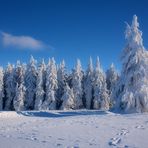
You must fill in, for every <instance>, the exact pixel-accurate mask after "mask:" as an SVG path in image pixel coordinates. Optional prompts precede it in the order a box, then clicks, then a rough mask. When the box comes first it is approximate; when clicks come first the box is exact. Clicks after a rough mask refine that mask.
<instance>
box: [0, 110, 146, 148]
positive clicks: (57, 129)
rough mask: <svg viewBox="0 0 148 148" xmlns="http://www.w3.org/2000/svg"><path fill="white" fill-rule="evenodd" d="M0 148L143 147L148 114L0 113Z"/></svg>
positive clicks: (83, 112)
mask: <svg viewBox="0 0 148 148" xmlns="http://www.w3.org/2000/svg"><path fill="white" fill-rule="evenodd" d="M0 119H1V122H0V148H41V147H45V148H53V147H58V148H89V147H90V148H112V147H113V148H114V147H118V148H147V147H148V140H147V139H148V114H146V113H145V114H124V115H120V114H114V113H111V112H103V111H87V110H79V111H49V112H44V111H41V112H35V111H33V112H27V111H26V112H17V113H16V112H0Z"/></svg>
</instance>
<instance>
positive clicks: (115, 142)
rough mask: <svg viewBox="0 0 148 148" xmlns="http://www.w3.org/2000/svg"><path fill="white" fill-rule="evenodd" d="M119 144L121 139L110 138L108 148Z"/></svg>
mask: <svg viewBox="0 0 148 148" xmlns="http://www.w3.org/2000/svg"><path fill="white" fill-rule="evenodd" d="M120 142H121V138H119V137H114V138H111V140H110V142H109V145H110V146H117V145H118V144H119V143H120Z"/></svg>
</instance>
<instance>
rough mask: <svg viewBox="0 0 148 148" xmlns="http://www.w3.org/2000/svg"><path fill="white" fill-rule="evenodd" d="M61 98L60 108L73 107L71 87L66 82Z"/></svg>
mask: <svg viewBox="0 0 148 148" xmlns="http://www.w3.org/2000/svg"><path fill="white" fill-rule="evenodd" d="M61 100H62V106H61V108H60V109H62V110H70V109H74V108H75V103H74V94H73V89H71V88H70V87H69V86H68V85H67V84H66V85H65V86H64V93H63V96H62V98H61Z"/></svg>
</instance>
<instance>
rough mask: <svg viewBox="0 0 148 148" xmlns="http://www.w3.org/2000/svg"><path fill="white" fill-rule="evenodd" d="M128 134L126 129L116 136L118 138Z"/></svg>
mask: <svg viewBox="0 0 148 148" xmlns="http://www.w3.org/2000/svg"><path fill="white" fill-rule="evenodd" d="M128 133H129V131H128V130H127V129H121V132H120V133H118V134H117V135H119V136H125V135H127V134H128Z"/></svg>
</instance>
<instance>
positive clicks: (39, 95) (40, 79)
mask: <svg viewBox="0 0 148 148" xmlns="http://www.w3.org/2000/svg"><path fill="white" fill-rule="evenodd" d="M45 70H46V65H45V62H44V60H42V62H41V63H40V64H39V66H38V70H37V80H36V99H35V105H34V109H35V110H42V103H43V101H44V99H45V98H44V97H45V90H44V83H45V78H44V77H45Z"/></svg>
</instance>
